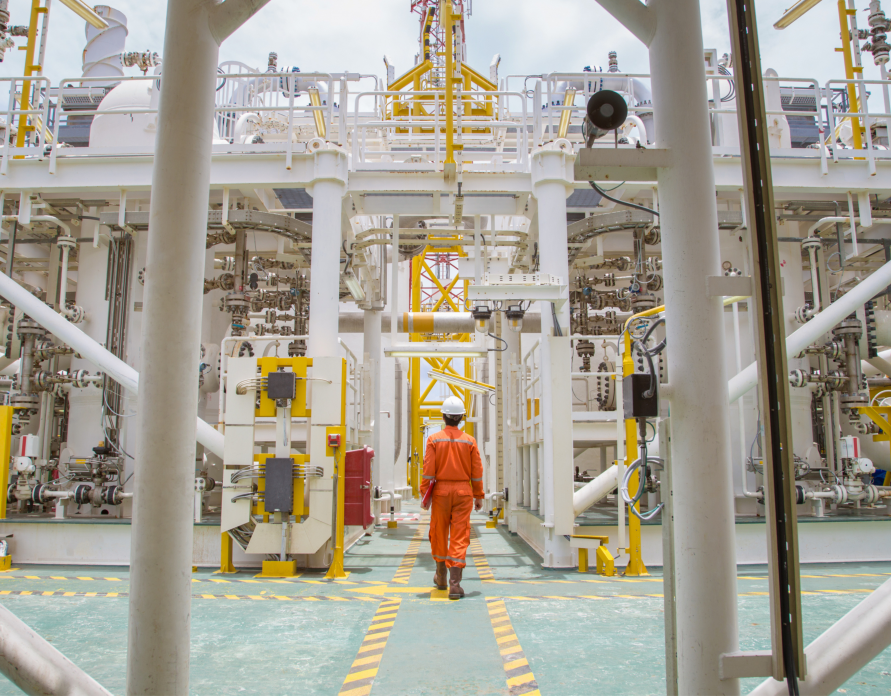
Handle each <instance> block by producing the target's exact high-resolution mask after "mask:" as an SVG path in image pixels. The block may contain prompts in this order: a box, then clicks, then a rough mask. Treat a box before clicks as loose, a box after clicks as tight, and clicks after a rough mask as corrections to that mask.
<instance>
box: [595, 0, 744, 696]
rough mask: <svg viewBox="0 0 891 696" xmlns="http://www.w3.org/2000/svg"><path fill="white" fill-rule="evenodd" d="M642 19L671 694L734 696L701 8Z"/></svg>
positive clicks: (659, 11)
mask: <svg viewBox="0 0 891 696" xmlns="http://www.w3.org/2000/svg"><path fill="white" fill-rule="evenodd" d="M633 1H634V2H636V0H633ZM598 2H599V3H600V4H601V5H603V6H604V7H605V8H606V9H607V10H608V11H610V12H613V13H614V14H615V16H616V18H617V19H619V20H620V21H623V22H624V21H626V19H627V17H626V14H627V8H625V9H624V10H623V9H622V7H623V6H625V5H632V4H633V2H632V0H628V1H627V2H621V3H620V2H614V1H613V0H598ZM636 9H637V10H638V11H640V9H639V8H636ZM646 10H647V12H649V13H652V14H654V15H655V23H656V27H655V31H654V33H653V36H652V39H651V41H650V42H649V48H650V70H651V74H652V85H653V106H654V113H655V124H656V143H655V146H656V147H657V148H664V149H667V150H669V151H670V152H671V166H670V167H665V168H661V169H660V170H659V176H658V183H659V212H660V213H661V217H660V226H661V229H662V239H663V244H662V253H663V268H664V277H665V306H666V307H667V310H666V338H667V341H668V345H669V351H668V358H667V359H668V374H669V375H670V379H671V386H672V389H671V396H670V402H671V430H672V439H671V461H672V467H673V470H672V478H673V481H672V491H673V496H674V497H673V501H674V510H675V513H674V532H675V549H676V576H677V588H678V589H677V596H676V601H677V617H678V622H677V652H678V692H679V693H682V694H713V695H716V696H717V695H719V694H720V695H726V696H732V695H735V694H739V680H737V679H725V680H722V679H721V676H720V674H719V662H720V657H721V655H722V654H724V653H732V652H736V651H737V650H738V647H739V638H738V629H737V598H736V582H735V578H736V550H735V544H734V512H733V478H732V474H731V467H730V462H731V457H730V413H729V410H730V409H729V403H728V400H727V393H726V392H725V391H724V389H723V388H716V385H723V384H725V382H726V380H727V376H726V374H725V369H724V355H725V351H724V335H723V325H724V320H723V307H722V302H721V298H719V297H710V296H709V295H708V293H707V291H706V278H707V277H708V276H716V275H721V274H722V273H721V257H720V249H719V242H718V216H717V206H716V204H715V175H714V166H713V158H714V153H713V151H712V144H711V126H710V123H709V113H708V94H707V92H706V81H705V65H704V63H703V60H702V56H703V44H702V32H701V30H700V27H701V26H702V25H701V17H700V6H699V1H698V0H650V1H649V3H648V4H647V6H646ZM630 28H631V30H632V32H635V29H636V27H635V26H634V24H632V26H631V27H630ZM679 37H683V40H679ZM737 166H739V165H738V164H737ZM737 176H740V173H739V172H737ZM671 346H674V347H675V348H674V349H672V348H671ZM716 617H719V619H718V620H716Z"/></svg>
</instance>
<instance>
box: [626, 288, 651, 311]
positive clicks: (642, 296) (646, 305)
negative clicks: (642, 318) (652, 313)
mask: <svg viewBox="0 0 891 696" xmlns="http://www.w3.org/2000/svg"><path fill="white" fill-rule="evenodd" d="M655 306H656V296H655V295H654V294H652V293H649V292H642V293H639V294H637V295H635V296H634V297H632V298H631V308H632V309H633V310H634V311H635V312H643V311H645V310H647V309H652V308H653V307H655Z"/></svg>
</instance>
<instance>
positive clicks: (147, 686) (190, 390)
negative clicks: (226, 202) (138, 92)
mask: <svg viewBox="0 0 891 696" xmlns="http://www.w3.org/2000/svg"><path fill="white" fill-rule="evenodd" d="M245 4H246V3H245V1H244V0H227V1H226V2H225V3H224V4H223V5H220V4H219V3H217V2H216V0H174V1H172V2H169V3H168V4H167V25H166V30H165V35H164V65H165V66H168V67H170V68H172V69H168V70H165V71H164V76H163V78H162V79H161V102H160V111H159V113H158V132H157V139H156V142H155V157H154V163H153V164H154V168H153V170H152V179H151V182H152V189H151V194H152V195H151V209H150V220H149V233H148V252H147V257H146V283H145V294H144V296H143V297H144V300H143V301H144V305H143V317H142V321H143V323H142V331H143V334H142V360H143V363H142V365H143V368H142V369H143V370H144V371H145V373H146V375H149V376H150V378H149V379H146V380H144V383H143V385H142V389H140V392H139V400H138V406H137V409H138V412H137V428H138V430H137V445H136V461H135V473H134V486H133V493H134V498H133V527H132V546H131V554H130V616H129V624H128V634H129V639H128V642H127V693H128V694H129V695H130V696H141V695H143V694H146V695H147V694H183V695H185V694H187V693H188V692H189V653H190V641H189V622H190V616H191V602H192V588H191V584H192V577H191V575H192V534H193V521H192V516H193V499H194V494H195V434H196V432H195V422H196V417H197V415H198V354H199V348H200V345H201V314H202V305H203V298H204V262H205V240H206V236H207V208H208V203H209V196H210V184H211V149H212V142H213V131H214V129H213V119H214V107H215V97H216V94H215V88H216V83H217V66H218V64H219V52H220V50H219V49H220V47H219V42H220V41H221V40H222V38H224V37H225V36H228V35H229V33H231V31H234V29H235V28H236V27H237V25H238V21H244V19H246V18H247V17H248V16H250V11H251V10H256V9H258V8H259V7H260V6H262V2H253V3H251V4H250V7H248V8H246V7H245ZM233 11H234V14H232V12H233ZM218 12H221V13H226V15H225V17H223V18H222V19H219V17H220V15H218V14H216V13H218ZM236 15H237V16H236ZM214 25H215V26H214ZM215 30H216V33H215ZM120 186H121V184H120V182H119V183H118V187H120ZM335 321H336V319H335Z"/></svg>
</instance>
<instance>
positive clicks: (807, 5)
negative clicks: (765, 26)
mask: <svg viewBox="0 0 891 696" xmlns="http://www.w3.org/2000/svg"><path fill="white" fill-rule="evenodd" d="M818 4H820V0H798V2H796V3H795V4H794V5H792V7H790V8H789V9H788V10H786V11H785V12H783V16H782V17H780V18H779V19H778V20H777V22H776V24H774V25H773V28H774V29H785V28H786V27H788V26H789V25H790V24H792V22H794V21H795V20H797V19H799V18H800V17H801V16H802V15H803V14H804V13H805V12H808V11H809V10H812V9H814V8H815V7H816V6H817V5H818Z"/></svg>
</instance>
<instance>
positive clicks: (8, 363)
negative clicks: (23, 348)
mask: <svg viewBox="0 0 891 696" xmlns="http://www.w3.org/2000/svg"><path fill="white" fill-rule="evenodd" d="M21 363H22V361H21V359H20V358H19V359H16V360H11V359H10V358H0V364H2V365H3V367H2V368H0V376H3V377H15V376H16V375H17V374H18V373H19V365H21Z"/></svg>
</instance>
